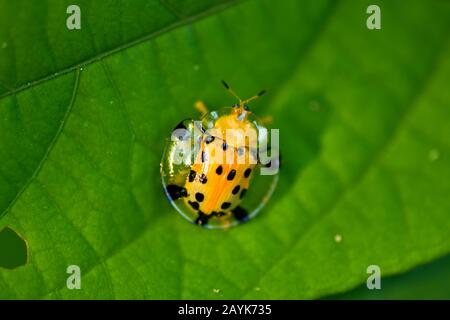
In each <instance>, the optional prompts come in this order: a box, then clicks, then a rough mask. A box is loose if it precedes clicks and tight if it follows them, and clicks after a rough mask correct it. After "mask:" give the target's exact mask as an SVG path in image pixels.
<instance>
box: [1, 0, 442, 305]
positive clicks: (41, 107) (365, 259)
mask: <svg viewBox="0 0 450 320" xmlns="http://www.w3.org/2000/svg"><path fill="white" fill-rule="evenodd" d="M44 3H45V4H46V5H41V4H39V5H38V4H35V3H34V2H27V1H16V2H14V3H13V2H10V1H9V2H5V1H4V2H0V86H1V87H3V89H1V88H0V90H2V91H0V92H1V93H0V95H1V96H0V160H1V161H0V214H1V217H0V228H3V227H5V226H10V227H11V228H13V229H14V230H16V231H17V232H18V233H19V234H20V235H21V236H23V237H24V239H25V240H26V241H27V244H28V250H29V262H28V263H27V264H26V265H25V266H23V267H19V268H17V269H14V270H12V271H11V270H2V269H0V298H150V299H151V298H160V299H165V298H172V299H177V298H206V299H208V298H211V299H216V298H236V299H238V298H271V299H274V298H288V299H295V298H317V297H322V296H325V295H329V294H332V293H337V292H342V291H346V290H348V289H350V288H353V287H355V286H357V285H358V284H361V283H363V282H365V281H366V278H367V273H366V269H367V266H368V265H371V264H377V265H379V266H380V268H381V270H382V275H383V276H385V275H389V274H394V273H399V272H403V271H406V270H409V269H411V268H413V267H414V266H416V265H418V264H423V263H426V262H428V261H431V260H433V259H436V258H437V257H439V256H442V255H444V254H447V253H449V252H450V232H449V230H450V219H448V218H449V216H448V215H449V212H450V200H449V197H448V194H449V192H450V145H449V141H450V128H449V127H448V119H449V116H450V110H449V108H448V106H449V103H450V93H449V91H448V89H447V87H448V83H449V80H450V47H449V36H448V32H447V30H448V27H449V23H450V19H449V17H450V4H449V3H448V2H443V1H437V0H436V1H425V0H423V1H414V2H413V3H410V4H408V6H405V4H404V3H403V2H402V1H399V0H398V1H382V2H380V4H379V5H380V7H381V11H382V29H381V30H368V29H367V28H366V19H367V17H368V15H367V14H366V8H367V6H368V5H369V4H371V3H370V2H369V1H362V0H361V1H357V2H355V1H342V2H337V1H332V0H330V1H325V0H323V1H316V0H315V1H303V2H300V1H296V0H286V1H282V2H281V1H280V3H277V5H276V6H274V5H273V2H272V1H269V0H263V1H256V0H249V1H245V2H242V3H237V4H236V5H233V6H229V5H228V2H227V3H225V2H221V1H202V2H201V3H202V4H201V5H200V4H199V3H200V2H198V1H187V2H181V1H175V0H172V1H161V2H159V1H153V2H149V1H142V2H133V5H131V4H130V3H129V2H127V1H115V2H104V1H85V2H81V1H80V8H81V12H82V29H81V30H75V31H69V30H67V29H66V28H65V19H66V18H67V16H68V15H67V14H66V13H65V8H66V5H68V4H69V2H67V3H64V2H60V1H58V2H57V1H46V2H44ZM219 9H224V10H219ZM14 12H20V13H21V14H20V15H19V16H18V18H17V19H16V20H14V21H13V17H15V15H14V14H13V13H14ZM200 18H201V19H200ZM5 43H6V45H3V44H5ZM31 53H32V54H31ZM220 79H226V80H227V81H228V82H229V83H230V84H232V85H233V87H234V88H236V90H237V91H238V92H239V93H241V94H242V95H250V94H253V93H254V92H257V91H258V90H260V89H262V88H265V87H268V88H270V91H269V93H268V94H267V96H264V98H261V99H260V100H259V101H258V102H255V105H254V110H255V112H256V113H257V114H259V115H272V116H273V118H274V123H273V125H272V127H274V128H280V138H281V148H282V149H281V150H282V155H283V167H282V171H281V176H280V184H279V186H278V188H277V190H276V191H275V195H274V196H273V197H272V199H271V201H270V202H269V204H268V206H267V207H266V209H265V210H263V211H262V212H261V213H260V214H259V215H258V216H257V217H256V218H255V219H254V220H252V221H250V222H249V223H247V224H244V225H242V226H239V227H236V228H232V229H230V230H228V231H218V230H216V231H212V230H205V229H201V228H198V227H196V226H193V225H190V224H188V223H186V221H184V219H182V217H180V216H179V215H178V214H177V213H176V212H175V210H174V209H173V208H172V207H171V206H170V204H169V203H168V201H167V200H166V199H165V197H164V194H163V192H162V187H161V183H160V176H159V162H160V157H161V154H162V150H163V147H164V139H165V137H166V136H167V135H168V134H169V133H170V130H171V129H172V128H173V126H174V125H176V124H177V123H178V122H179V121H180V120H182V119H184V118H187V117H195V116H196V111H195V110H194V109H193V108H192V105H193V103H194V102H195V101H196V100H198V99H202V100H204V101H205V102H206V103H207V105H208V106H210V108H211V107H212V108H219V107H221V106H224V105H229V104H231V103H232V99H230V98H229V97H228V96H227V95H226V93H225V92H224V91H223V89H222V88H221V87H220V85H219V80H220ZM336 239H337V240H340V241H336ZM73 264H75V265H78V266H80V268H81V274H82V290H69V289H67V288H66V278H67V277H68V274H66V269H67V267H68V266H69V265H73Z"/></svg>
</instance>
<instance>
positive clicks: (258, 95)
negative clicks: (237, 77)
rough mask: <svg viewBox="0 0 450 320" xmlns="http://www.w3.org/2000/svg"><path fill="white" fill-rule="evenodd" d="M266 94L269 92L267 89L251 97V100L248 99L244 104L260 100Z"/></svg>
mask: <svg viewBox="0 0 450 320" xmlns="http://www.w3.org/2000/svg"><path fill="white" fill-rule="evenodd" d="M266 92H267V90H266V89H264V90H261V91H260V92H259V93H258V94H256V95H254V96H253V97H251V98H248V99H246V100H244V101H243V102H242V103H244V104H246V103H248V102H250V101H253V100H256V99H258V98H259V97H261V96H262V95H263V94H264V93H266Z"/></svg>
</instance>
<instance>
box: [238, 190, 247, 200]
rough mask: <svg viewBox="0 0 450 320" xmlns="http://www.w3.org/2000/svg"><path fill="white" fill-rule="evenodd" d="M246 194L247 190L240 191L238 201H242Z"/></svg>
mask: <svg viewBox="0 0 450 320" xmlns="http://www.w3.org/2000/svg"><path fill="white" fill-rule="evenodd" d="M246 193H247V189H242V191H241V194H240V195H239V199H242V198H243V197H244V196H245V194H246Z"/></svg>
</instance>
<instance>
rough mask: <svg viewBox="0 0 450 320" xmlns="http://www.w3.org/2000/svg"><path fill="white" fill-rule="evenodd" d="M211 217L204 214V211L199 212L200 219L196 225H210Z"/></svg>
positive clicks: (196, 221)
mask: <svg viewBox="0 0 450 320" xmlns="http://www.w3.org/2000/svg"><path fill="white" fill-rule="evenodd" d="M208 220H209V217H208V216H207V215H206V214H204V213H203V212H202V211H199V212H198V218H197V219H196V220H195V224H198V225H201V226H204V225H205V224H207V223H208Z"/></svg>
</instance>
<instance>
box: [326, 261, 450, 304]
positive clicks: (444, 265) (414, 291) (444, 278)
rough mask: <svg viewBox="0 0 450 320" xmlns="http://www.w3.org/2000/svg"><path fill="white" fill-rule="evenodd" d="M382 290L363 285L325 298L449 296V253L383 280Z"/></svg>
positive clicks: (445, 297) (438, 297)
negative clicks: (369, 288)
mask: <svg viewBox="0 0 450 320" xmlns="http://www.w3.org/2000/svg"><path fill="white" fill-rule="evenodd" d="M381 289H382V290H368V289H367V286H366V284H365V283H364V285H362V286H360V287H358V288H356V289H354V290H351V291H349V292H346V293H344V294H340V295H335V296H332V297H328V299H384V300H386V299H397V300H398V299H413V300H417V299H440V300H448V299H450V256H446V257H444V258H442V259H439V260H437V261H433V262H432V263H429V264H427V265H424V266H420V267H417V268H416V269H414V270H412V271H409V272H407V273H405V274H400V275H396V276H392V277H388V278H386V279H383V281H382V284H381Z"/></svg>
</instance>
